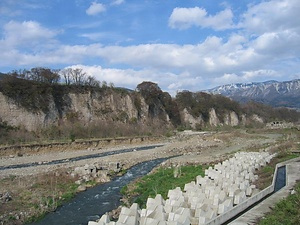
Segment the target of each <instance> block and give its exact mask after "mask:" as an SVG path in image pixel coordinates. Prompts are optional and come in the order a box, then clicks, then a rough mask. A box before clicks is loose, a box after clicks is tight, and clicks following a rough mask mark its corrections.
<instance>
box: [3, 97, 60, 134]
mask: <svg viewBox="0 0 300 225" xmlns="http://www.w3.org/2000/svg"><path fill="white" fill-rule="evenodd" d="M0 106H1V107H0V119H1V120H2V121H5V122H7V123H8V124H9V125H11V126H15V127H25V128H26V129H27V130H29V131H33V130H36V129H37V128H41V127H46V126H48V125H50V124H53V123H55V121H57V120H58V117H59V115H58V111H57V110H56V108H55V104H54V101H53V100H52V99H50V105H49V108H50V110H49V113H47V114H45V113H44V112H43V111H38V112H30V111H28V110H26V109H25V108H23V107H21V106H18V105H17V104H16V103H14V102H13V101H12V100H11V99H9V98H8V97H6V96H4V95H3V94H2V93H1V92H0Z"/></svg>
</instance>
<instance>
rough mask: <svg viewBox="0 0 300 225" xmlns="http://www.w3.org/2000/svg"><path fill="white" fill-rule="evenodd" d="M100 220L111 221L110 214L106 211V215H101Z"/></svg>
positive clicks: (103, 221)
mask: <svg viewBox="0 0 300 225" xmlns="http://www.w3.org/2000/svg"><path fill="white" fill-rule="evenodd" d="M99 222H102V223H109V222H110V219H109V215H108V214H107V213H105V214H104V215H102V216H101V218H100V220H99Z"/></svg>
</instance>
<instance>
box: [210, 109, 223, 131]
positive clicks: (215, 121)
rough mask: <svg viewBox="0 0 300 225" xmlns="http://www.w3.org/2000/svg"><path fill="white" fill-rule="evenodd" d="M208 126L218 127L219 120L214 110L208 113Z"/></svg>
mask: <svg viewBox="0 0 300 225" xmlns="http://www.w3.org/2000/svg"><path fill="white" fill-rule="evenodd" d="M209 125H210V126H214V127H215V126H218V125H220V120H219V118H218V116H217V113H216V110H215V109H214V108H212V109H210V111H209Z"/></svg>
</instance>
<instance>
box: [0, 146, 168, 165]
mask: <svg viewBox="0 0 300 225" xmlns="http://www.w3.org/2000/svg"><path fill="white" fill-rule="evenodd" d="M161 146H163V145H148V146H142V147H136V148H126V149H122V150H115V151H109V152H101V153H96V154H91V155H83V156H77V157H73V158H68V159H58V160H53V161H50V162H44V163H43V165H56V164H61V163H65V162H75V161H80V160H84V159H91V158H101V157H105V156H110V155H115V154H121V153H126V152H133V151H144V150H150V149H153V148H157V147H161ZM38 165H40V164H39V163H38V162H34V163H24V164H18V165H9V166H0V170H7V169H16V168H25V167H31V166H38Z"/></svg>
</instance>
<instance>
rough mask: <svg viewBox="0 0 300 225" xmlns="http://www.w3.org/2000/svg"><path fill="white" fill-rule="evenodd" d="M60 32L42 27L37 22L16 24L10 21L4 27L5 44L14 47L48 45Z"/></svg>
mask: <svg viewBox="0 0 300 225" xmlns="http://www.w3.org/2000/svg"><path fill="white" fill-rule="evenodd" d="M57 33H58V32H57V31H53V30H49V29H47V28H44V27H42V26H41V25H40V24H39V23H38V22H35V21H23V22H16V21H10V22H8V23H7V24H5V25H4V39H2V41H3V42H5V44H6V45H7V47H8V46H10V47H12V46H21V45H22V47H26V46H34V45H37V44H41V43H43V44H44V45H46V44H48V43H49V42H50V41H53V38H54V37H55V36H56V34H57Z"/></svg>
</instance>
